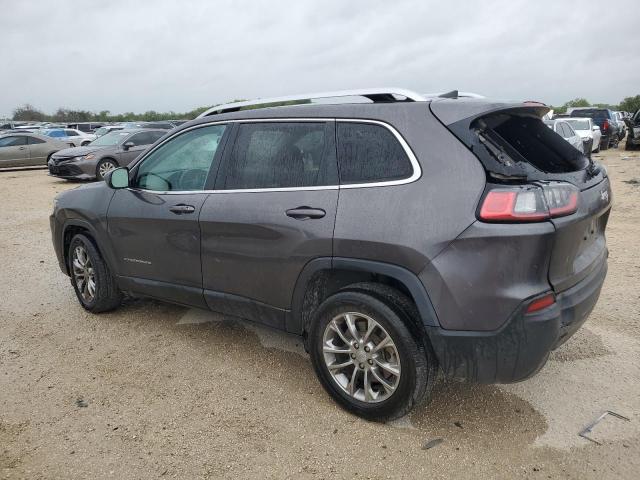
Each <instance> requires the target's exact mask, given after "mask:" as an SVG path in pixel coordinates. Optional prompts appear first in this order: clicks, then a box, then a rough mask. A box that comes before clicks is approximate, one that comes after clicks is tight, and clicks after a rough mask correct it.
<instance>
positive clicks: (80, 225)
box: [61, 218, 113, 275]
mask: <svg viewBox="0 0 640 480" xmlns="http://www.w3.org/2000/svg"><path fill="white" fill-rule="evenodd" d="M77 234H83V235H86V236H87V237H88V238H89V239H90V240H91V241H92V242H93V244H94V245H95V247H96V249H97V250H98V252H99V253H100V255H102V258H103V259H104V261H105V262H106V263H107V265H108V266H109V268H110V269H111V271H113V268H112V262H111V259H110V258H109V255H105V253H106V252H105V251H104V249H103V248H102V247H101V245H100V243H99V241H98V238H99V235H98V232H97V231H96V229H95V228H94V227H93V225H91V224H90V223H89V222H86V221H84V220H82V219H77V218H73V219H69V220H67V221H66V222H65V223H64V225H63V227H62V232H61V236H62V238H61V245H62V255H63V259H64V268H65V271H66V273H67V275H69V274H70V272H69V246H70V245H71V239H72V238H73V237H74V236H75V235H77Z"/></svg>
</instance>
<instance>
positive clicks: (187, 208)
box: [169, 203, 196, 215]
mask: <svg viewBox="0 0 640 480" xmlns="http://www.w3.org/2000/svg"><path fill="white" fill-rule="evenodd" d="M169 211H170V212H173V213H175V214H176V215H183V214H185V213H193V212H195V211H196V207H194V206H193V205H184V204H182V203H181V204H178V205H174V206H173V207H171V208H169Z"/></svg>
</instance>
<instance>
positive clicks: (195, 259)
mask: <svg viewBox="0 0 640 480" xmlns="http://www.w3.org/2000/svg"><path fill="white" fill-rule="evenodd" d="M226 130H227V127H226V126H225V125H205V126H202V127H199V128H195V129H193V130H187V131H183V132H181V133H180V134H178V135H176V136H174V137H173V138H170V139H169V140H168V141H166V142H165V143H163V144H161V145H159V146H158V147H157V148H156V149H155V150H154V151H152V152H151V153H149V155H147V156H146V157H145V158H144V159H142V161H141V162H140V163H139V164H138V165H136V167H135V168H134V169H133V170H132V172H131V173H130V183H131V187H130V188H127V189H122V190H116V192H115V193H114V196H113V199H112V200H111V203H110V205H109V211H108V214H107V223H108V231H109V235H110V238H111V240H112V247H113V251H114V253H115V257H116V268H115V269H116V271H117V274H118V276H119V277H120V280H121V283H122V285H124V286H125V289H129V290H131V291H133V292H136V293H139V294H143V295H149V296H152V297H157V298H161V299H165V300H169V301H174V302H177V303H181V304H186V305H194V306H197V307H205V303H204V299H203V296H202V271H201V261H200V227H199V225H198V217H199V215H200V210H201V208H202V205H203V203H204V202H205V199H206V198H207V193H205V188H206V186H207V185H209V183H210V182H212V181H213V177H214V176H215V174H216V172H217V166H218V162H219V158H220V155H221V152H222V149H223V145H224V142H225V141H226V136H227V135H226ZM210 177H211V178H210ZM208 182H209V183H208Z"/></svg>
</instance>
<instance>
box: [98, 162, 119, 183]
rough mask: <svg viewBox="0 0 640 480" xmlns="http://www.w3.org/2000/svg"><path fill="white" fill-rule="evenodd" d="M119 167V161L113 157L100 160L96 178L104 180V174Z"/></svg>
mask: <svg viewBox="0 0 640 480" xmlns="http://www.w3.org/2000/svg"><path fill="white" fill-rule="evenodd" d="M115 168H118V162H116V161H115V160H114V159H113V158H105V159H104V160H100V161H99V162H98V165H96V178H97V179H98V180H104V175H105V174H106V173H107V172H109V171H111V170H113V169H115Z"/></svg>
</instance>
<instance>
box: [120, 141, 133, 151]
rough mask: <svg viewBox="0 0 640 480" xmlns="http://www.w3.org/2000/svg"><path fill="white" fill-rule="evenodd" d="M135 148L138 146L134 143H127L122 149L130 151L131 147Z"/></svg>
mask: <svg viewBox="0 0 640 480" xmlns="http://www.w3.org/2000/svg"><path fill="white" fill-rule="evenodd" d="M135 146H136V144H135V143H133V142H127V143H125V144H124V145H122V148H123V149H125V150H129V149H130V148H131V147H135Z"/></svg>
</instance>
